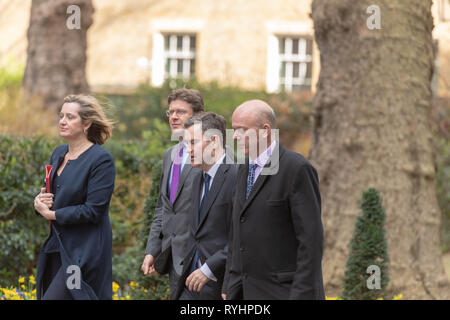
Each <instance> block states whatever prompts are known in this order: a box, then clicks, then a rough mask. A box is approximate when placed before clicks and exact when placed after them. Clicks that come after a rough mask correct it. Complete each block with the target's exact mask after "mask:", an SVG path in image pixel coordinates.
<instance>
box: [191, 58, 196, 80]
mask: <svg viewBox="0 0 450 320" xmlns="http://www.w3.org/2000/svg"><path fill="white" fill-rule="evenodd" d="M190 74H191V76H193V75H194V74H195V59H191V70H190Z"/></svg>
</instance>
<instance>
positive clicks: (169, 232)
mask: <svg viewBox="0 0 450 320" xmlns="http://www.w3.org/2000/svg"><path fill="white" fill-rule="evenodd" d="M168 103H169V110H167V111H166V114H167V116H168V117H169V124H170V127H171V129H172V139H174V138H177V137H179V138H180V142H179V143H178V144H176V145H175V146H172V147H170V148H169V149H167V150H166V152H165V153H164V158H163V163H162V172H161V179H160V182H159V196H158V201H157V204H156V208H155V213H154V220H153V222H152V226H151V229H150V234H149V236H148V241H147V247H146V251H145V258H144V261H143V263H142V267H141V269H142V271H143V272H144V274H158V271H159V272H161V273H166V272H168V273H169V284H170V289H171V291H172V292H173V291H174V290H175V289H176V286H177V283H178V278H179V276H180V275H181V271H182V265H181V262H182V260H183V259H184V257H185V255H186V249H187V247H186V244H187V243H186V240H187V238H188V236H189V228H188V225H189V221H190V219H189V218H190V216H189V212H190V207H191V194H192V183H193V181H194V177H195V175H196V174H201V170H200V169H198V168H193V167H192V166H191V165H190V163H189V162H190V161H189V154H188V152H187V150H186V148H187V144H186V143H185V142H183V141H182V137H183V132H184V122H185V121H186V120H187V119H189V118H190V117H191V116H193V115H195V114H198V113H201V112H203V110H204V106H203V98H202V96H201V95H200V93H199V92H198V91H197V90H191V89H185V88H183V89H178V90H175V91H173V92H172V93H171V94H170V95H169V97H168ZM157 266H161V267H160V269H158V267H157ZM155 267H156V269H155ZM161 268H162V269H161Z"/></svg>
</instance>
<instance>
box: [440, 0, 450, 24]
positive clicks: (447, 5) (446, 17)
mask: <svg viewBox="0 0 450 320" xmlns="http://www.w3.org/2000/svg"><path fill="white" fill-rule="evenodd" d="M438 13H439V19H440V20H441V21H442V22H448V21H450V0H438Z"/></svg>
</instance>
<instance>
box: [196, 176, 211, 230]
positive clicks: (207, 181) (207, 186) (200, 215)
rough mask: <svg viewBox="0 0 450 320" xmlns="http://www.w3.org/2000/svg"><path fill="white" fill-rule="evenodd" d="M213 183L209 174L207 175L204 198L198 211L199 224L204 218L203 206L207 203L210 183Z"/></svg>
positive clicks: (205, 177)
mask: <svg viewBox="0 0 450 320" xmlns="http://www.w3.org/2000/svg"><path fill="white" fill-rule="evenodd" d="M210 181H211V176H210V175H209V174H207V173H205V176H204V182H205V191H204V192H203V197H202V201H201V203H200V208H199V210H198V222H199V223H200V220H201V218H202V209H203V204H204V203H205V199H206V196H207V195H208V191H209V182H210Z"/></svg>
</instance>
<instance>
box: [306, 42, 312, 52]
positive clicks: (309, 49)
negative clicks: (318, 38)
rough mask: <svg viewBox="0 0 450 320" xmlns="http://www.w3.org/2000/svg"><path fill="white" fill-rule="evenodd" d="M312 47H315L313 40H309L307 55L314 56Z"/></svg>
mask: <svg viewBox="0 0 450 320" xmlns="http://www.w3.org/2000/svg"><path fill="white" fill-rule="evenodd" d="M312 46H313V42H312V40H310V39H308V40H307V41H306V54H307V55H312Z"/></svg>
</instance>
